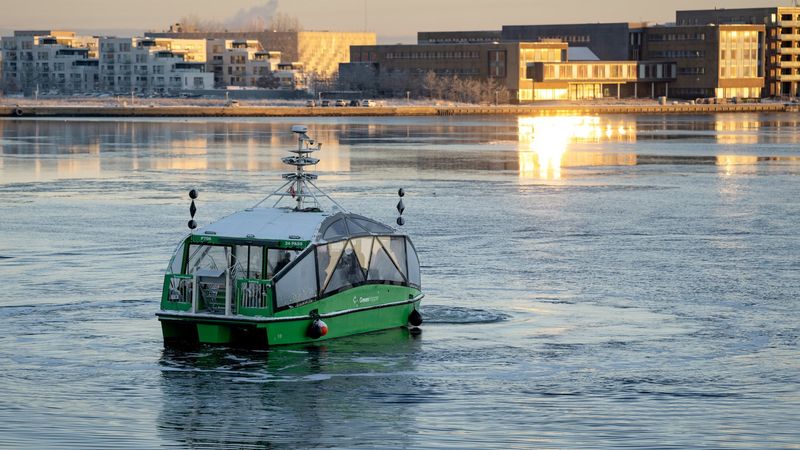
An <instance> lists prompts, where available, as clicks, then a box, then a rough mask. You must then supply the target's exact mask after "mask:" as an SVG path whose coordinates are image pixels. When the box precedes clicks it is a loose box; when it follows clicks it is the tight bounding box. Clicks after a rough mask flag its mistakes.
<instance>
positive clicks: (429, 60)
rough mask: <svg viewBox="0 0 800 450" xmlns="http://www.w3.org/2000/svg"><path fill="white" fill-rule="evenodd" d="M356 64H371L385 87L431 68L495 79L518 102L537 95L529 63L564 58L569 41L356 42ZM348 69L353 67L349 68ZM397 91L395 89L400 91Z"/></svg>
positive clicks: (404, 84)
mask: <svg viewBox="0 0 800 450" xmlns="http://www.w3.org/2000/svg"><path fill="white" fill-rule="evenodd" d="M350 54H351V64H353V65H357V66H365V65H367V66H369V67H372V68H374V69H373V71H374V73H375V75H376V76H377V79H378V82H379V83H380V86H379V87H378V90H379V91H382V92H384V93H389V92H388V91H392V90H394V91H401V92H402V91H405V90H406V89H408V86H409V84H410V83H419V82H420V80H421V79H422V78H423V77H424V76H425V74H427V73H429V72H433V73H435V74H436V75H439V76H458V77H460V78H469V79H474V80H490V79H491V80H495V81H497V82H499V83H500V84H502V85H503V86H504V87H505V88H506V89H507V91H508V93H509V95H510V96H511V100H512V101H515V102H525V101H531V100H532V99H533V86H532V82H531V80H530V79H528V78H527V77H526V74H527V67H528V63H531V62H536V61H564V60H565V59H566V57H567V44H566V43H564V42H561V41H543V42H500V43H479V44H418V45H370V46H353V47H351V49H350ZM346 70H352V68H348V69H346ZM396 93H397V92H395V94H396Z"/></svg>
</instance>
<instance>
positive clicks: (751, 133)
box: [714, 114, 761, 144]
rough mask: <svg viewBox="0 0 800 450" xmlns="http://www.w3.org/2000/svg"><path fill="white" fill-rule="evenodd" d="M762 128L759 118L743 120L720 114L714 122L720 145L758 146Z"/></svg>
mask: <svg viewBox="0 0 800 450" xmlns="http://www.w3.org/2000/svg"><path fill="white" fill-rule="evenodd" d="M760 128H761V123H760V122H759V121H758V119H757V117H753V118H749V119H744V120H743V119H741V118H738V117H736V116H731V115H730V114H728V115H724V114H719V115H717V116H716V118H715V120H714V131H715V136H716V137H717V143H720V144H757V143H758V138H759V134H758V132H759V129H760Z"/></svg>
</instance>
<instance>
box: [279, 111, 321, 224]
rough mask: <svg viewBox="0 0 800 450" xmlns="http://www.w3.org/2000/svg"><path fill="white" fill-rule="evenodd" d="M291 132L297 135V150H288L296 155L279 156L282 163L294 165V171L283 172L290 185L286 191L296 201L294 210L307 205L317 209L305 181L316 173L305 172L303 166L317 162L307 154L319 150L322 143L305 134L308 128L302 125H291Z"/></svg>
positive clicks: (317, 206) (303, 208)
mask: <svg viewBox="0 0 800 450" xmlns="http://www.w3.org/2000/svg"><path fill="white" fill-rule="evenodd" d="M292 133H296V134H297V135H298V136H297V150H290V151H291V152H292V153H296V154H297V156H287V157H284V158H281V161H283V162H284V164H289V165H290V166H295V171H294V173H285V174H283V179H284V180H289V181H290V185H291V186H290V187H289V191H288V192H287V193H288V194H289V195H291V196H292V197H294V200H295V202H296V203H297V205H296V206H295V208H294V209H295V210H296V211H303V210H305V209H306V208H309V207H310V208H315V209H319V202H318V201H317V198H316V196H314V194H313V193H312V192H311V189H309V187H308V185H307V184H306V182H310V181H311V180H316V179H317V175H316V174H313V173H309V172H306V171H305V167H306V166H312V165H316V164H317V163H318V162H319V159H318V158H312V157H311V156H309V155H310V154H311V153H313V152H317V151H319V150H320V148H321V147H322V143H320V142H316V141H314V139H311V138H310V137H309V136H308V134H307V133H308V128H307V127H305V126H303V125H295V126H293V127H292ZM309 197H310V198H309ZM309 200H310V201H309Z"/></svg>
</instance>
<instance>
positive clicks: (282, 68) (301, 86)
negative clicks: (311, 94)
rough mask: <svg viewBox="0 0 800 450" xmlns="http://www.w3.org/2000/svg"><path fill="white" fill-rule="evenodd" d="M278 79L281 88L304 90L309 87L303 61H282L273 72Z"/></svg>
mask: <svg viewBox="0 0 800 450" xmlns="http://www.w3.org/2000/svg"><path fill="white" fill-rule="evenodd" d="M273 76H274V77H275V78H276V79H277V80H278V88H279V89H287V90H292V91H302V90H305V89H307V88H308V76H307V74H306V73H305V72H304V71H303V64H302V63H281V64H278V70H276V71H275V72H274V73H273Z"/></svg>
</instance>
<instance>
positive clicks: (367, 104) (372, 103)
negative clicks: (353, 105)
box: [361, 100, 378, 108]
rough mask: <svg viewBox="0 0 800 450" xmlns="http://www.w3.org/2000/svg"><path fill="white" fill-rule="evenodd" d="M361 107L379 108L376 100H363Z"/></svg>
mask: <svg viewBox="0 0 800 450" xmlns="http://www.w3.org/2000/svg"><path fill="white" fill-rule="evenodd" d="M361 106H364V107H367V108H371V107H373V106H378V104H377V103H375V101H374V100H362V101H361Z"/></svg>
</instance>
